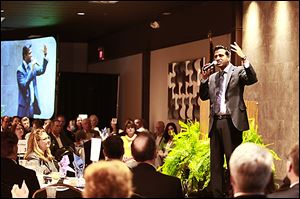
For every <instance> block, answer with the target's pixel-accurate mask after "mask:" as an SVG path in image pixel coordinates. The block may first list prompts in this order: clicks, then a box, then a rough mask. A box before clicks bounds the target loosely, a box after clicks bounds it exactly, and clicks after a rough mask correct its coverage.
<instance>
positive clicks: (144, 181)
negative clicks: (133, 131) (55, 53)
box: [131, 132, 184, 198]
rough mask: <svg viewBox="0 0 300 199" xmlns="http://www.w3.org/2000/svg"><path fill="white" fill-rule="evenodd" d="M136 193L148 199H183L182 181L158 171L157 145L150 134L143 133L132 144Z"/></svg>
mask: <svg viewBox="0 0 300 199" xmlns="http://www.w3.org/2000/svg"><path fill="white" fill-rule="evenodd" d="M131 152H132V156H133V158H134V159H135V160H136V161H137V162H138V165H137V166H136V167H133V168H132V172H133V179H132V183H133V187H134V193H135V194H137V195H138V196H141V197H146V198H148V197H149V198H183V197H184V196H183V192H182V187H181V182H180V179H178V178H177V177H173V176H168V175H165V174H162V173H160V172H158V171H156V169H155V166H154V163H155V158H156V152H157V151H156V144H155V140H154V138H153V136H152V135H151V134H150V133H146V132H141V133H139V135H138V136H137V137H136V138H135V139H134V141H133V142H132V144H131Z"/></svg>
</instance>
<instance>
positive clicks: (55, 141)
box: [49, 120, 74, 161]
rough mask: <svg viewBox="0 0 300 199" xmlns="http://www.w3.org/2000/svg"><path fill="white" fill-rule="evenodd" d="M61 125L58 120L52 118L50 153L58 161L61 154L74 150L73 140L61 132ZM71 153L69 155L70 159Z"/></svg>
mask: <svg viewBox="0 0 300 199" xmlns="http://www.w3.org/2000/svg"><path fill="white" fill-rule="evenodd" d="M62 131H63V129H62V125H61V122H60V121H58V120H54V121H53V123H52V127H51V133H50V134H49V136H50V138H51V147H50V149H51V153H52V154H53V155H54V157H55V159H56V160H57V161H60V160H61V158H62V157H63V155H65V154H66V153H71V152H73V151H74V142H72V140H70V139H69V137H68V136H67V135H66V134H64V133H62ZM72 157H73V154H72V155H70V156H69V158H71V159H72Z"/></svg>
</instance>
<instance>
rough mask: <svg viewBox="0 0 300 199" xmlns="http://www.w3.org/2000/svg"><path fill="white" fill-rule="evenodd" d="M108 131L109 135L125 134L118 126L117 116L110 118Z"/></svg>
mask: <svg viewBox="0 0 300 199" xmlns="http://www.w3.org/2000/svg"><path fill="white" fill-rule="evenodd" d="M109 132H110V135H119V136H124V135H125V132H124V131H123V130H122V129H121V128H120V126H119V123H118V119H117V118H112V119H111V121H110V127H109Z"/></svg>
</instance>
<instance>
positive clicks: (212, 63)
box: [202, 60, 218, 71]
mask: <svg viewBox="0 0 300 199" xmlns="http://www.w3.org/2000/svg"><path fill="white" fill-rule="evenodd" d="M217 63H218V62H217V61H216V60H215V61H213V62H211V63H210V64H208V65H206V66H204V67H203V68H202V70H203V71H206V70H208V69H209V68H210V67H212V66H214V65H216V64H217Z"/></svg>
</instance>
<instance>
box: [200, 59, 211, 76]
mask: <svg viewBox="0 0 300 199" xmlns="http://www.w3.org/2000/svg"><path fill="white" fill-rule="evenodd" d="M208 64H209V63H208ZM208 64H205V65H204V66H203V67H202V68H205V67H206V66H208ZM212 73H213V69H212V68H209V69H207V70H205V71H204V70H201V79H207V78H208V77H209V76H210V74H212Z"/></svg>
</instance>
